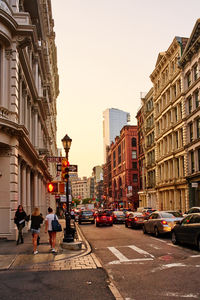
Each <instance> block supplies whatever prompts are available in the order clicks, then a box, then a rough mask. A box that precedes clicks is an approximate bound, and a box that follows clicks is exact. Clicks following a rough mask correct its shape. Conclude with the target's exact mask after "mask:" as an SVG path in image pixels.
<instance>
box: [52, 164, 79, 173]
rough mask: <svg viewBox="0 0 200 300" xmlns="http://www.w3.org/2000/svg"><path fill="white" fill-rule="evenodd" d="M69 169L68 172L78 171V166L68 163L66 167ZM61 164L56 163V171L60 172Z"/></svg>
mask: <svg viewBox="0 0 200 300" xmlns="http://www.w3.org/2000/svg"><path fill="white" fill-rule="evenodd" d="M67 168H68V169H69V172H77V171H78V166H77V165H69V166H68V167H67ZM61 169H62V165H61V164H57V172H61Z"/></svg>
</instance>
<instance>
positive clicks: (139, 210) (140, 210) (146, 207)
mask: <svg viewBox="0 0 200 300" xmlns="http://www.w3.org/2000/svg"><path fill="white" fill-rule="evenodd" d="M144 209H152V207H149V206H144V207H143V206H140V207H138V208H137V212H143V210H144Z"/></svg>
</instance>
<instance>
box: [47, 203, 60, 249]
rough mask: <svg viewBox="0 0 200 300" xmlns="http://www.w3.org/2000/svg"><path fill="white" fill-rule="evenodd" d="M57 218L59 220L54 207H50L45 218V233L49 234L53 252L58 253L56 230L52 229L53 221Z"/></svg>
mask: <svg viewBox="0 0 200 300" xmlns="http://www.w3.org/2000/svg"><path fill="white" fill-rule="evenodd" d="M54 218H56V220H58V217H57V216H56V215H55V214H54V213H53V209H52V208H51V207H49V208H48V215H46V218H45V233H47V230H48V234H49V244H50V247H51V252H52V253H56V250H55V245H56V231H53V230H52V221H53V220H54Z"/></svg>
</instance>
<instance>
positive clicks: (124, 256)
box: [80, 224, 200, 300]
mask: <svg viewBox="0 0 200 300" xmlns="http://www.w3.org/2000/svg"><path fill="white" fill-rule="evenodd" d="M80 228H81V230H82V232H83V233H84V235H85V236H86V238H87V240H88V241H89V242H90V243H91V246H92V249H93V251H94V253H95V254H96V255H97V257H98V258H99V259H100V261H101V263H102V265H103V267H104V268H105V269H106V270H107V272H108V274H109V276H110V278H111V279H112V280H113V282H114V284H115V286H116V287H117V288H118V290H119V292H120V293H121V295H122V296H123V298H124V299H129V300H132V299H134V300H144V299H148V300H155V299H159V300H162V299H170V300H171V299H184V298H187V299H200V292H199V284H200V279H199V274H200V263H199V261H200V253H199V252H198V251H196V249H195V248H191V247H186V246H174V245H173V244H172V243H171V239H170V237H162V238H155V237H153V236H151V235H145V234H143V231H142V230H140V229H139V230H135V229H130V228H125V226H124V225H113V227H98V228H97V227H96V226H95V225H90V224H83V225H80Z"/></svg>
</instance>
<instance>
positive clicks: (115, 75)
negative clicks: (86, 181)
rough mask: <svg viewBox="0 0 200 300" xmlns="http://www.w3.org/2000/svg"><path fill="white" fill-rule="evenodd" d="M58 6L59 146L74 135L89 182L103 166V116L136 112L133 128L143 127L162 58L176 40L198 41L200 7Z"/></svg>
mask: <svg viewBox="0 0 200 300" xmlns="http://www.w3.org/2000/svg"><path fill="white" fill-rule="evenodd" d="M51 2H52V14H53V19H54V22H55V27H54V31H55V33H56V45H57V58H58V72H59V79H60V94H59V97H58V99H57V146H58V148H62V143H61V139H62V138H63V137H64V136H65V134H68V135H69V136H70V137H71V139H72V145H71V149H70V152H69V161H70V163H71V164H77V165H78V170H79V172H78V174H79V176H80V177H83V176H87V177H89V176H91V174H92V168H93V167H94V166H96V165H102V163H103V127H102V122H103V116H102V114H103V111H104V110H105V109H107V108H118V109H121V110H124V111H127V112H130V114H131V122H130V125H135V124H136V123H137V122H136V119H135V116H136V114H137V111H138V109H139V107H140V92H148V91H149V89H150V88H151V87H152V84H151V81H150V78H149V75H150V74H151V73H152V71H153V69H154V67H155V63H156V60H157V56H158V53H159V52H162V51H165V50H167V48H168V47H169V45H170V44H171V42H172V41H173V39H174V37H175V36H182V37H189V36H190V34H191V32H192V30H193V27H194V25H195V23H196V20H197V19H198V18H199V17H200V1H199V0H190V1H185V0H168V1H161V0H51ZM63 155H64V151H63Z"/></svg>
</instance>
